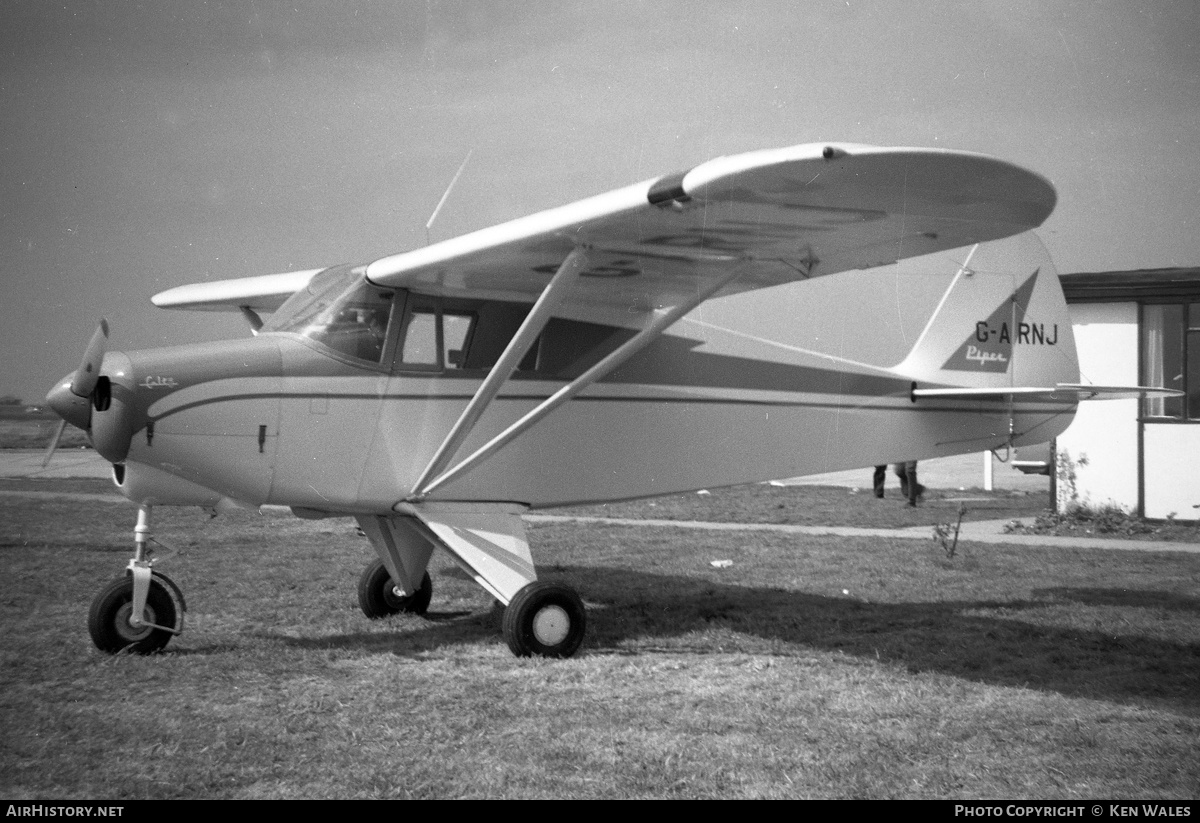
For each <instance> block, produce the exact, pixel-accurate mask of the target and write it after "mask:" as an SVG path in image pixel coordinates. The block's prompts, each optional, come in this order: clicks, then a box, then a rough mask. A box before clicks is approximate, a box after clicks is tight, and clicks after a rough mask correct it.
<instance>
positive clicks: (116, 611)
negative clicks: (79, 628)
mask: <svg viewBox="0 0 1200 823" xmlns="http://www.w3.org/2000/svg"><path fill="white" fill-rule="evenodd" d="M177 618H178V613H177V611H176V609H175V600H174V598H173V597H172V596H171V592H170V590H168V588H167V586H166V585H165V584H164V583H163V582H162V581H161V580H159V579H158V578H157V577H151V579H150V591H149V592H148V593H147V595H146V605H145V606H144V607H143V608H142V613H141V615H139V617H138V619H134V611H133V577H132V576H128V575H127V576H125V577H118V578H117V579H116V580H114V581H113V582H111V583H109V584H108V585H107V586H105V587H104V588H103V589H102V590H101V591H100V593H99V594H98V595H96V599H95V600H93V601H92V608H91V611H90V612H89V613H88V632H89V633H90V634H91V635H92V642H93V643H95V644H96V648H98V649H100V651H103V652H109V653H110V654H115V653H116V652H133V653H134V654H150V653H152V652H156V651H158V650H159V649H161V648H162V647H163V646H165V645H167V642H168V641H169V640H170V639H171V638H172V637H173V636H174V635H175V633H176V632H175V630H174V627H175V626H177V625H178V622H179V621H178V619H177ZM167 627H172V628H167Z"/></svg>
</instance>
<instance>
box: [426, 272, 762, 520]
mask: <svg viewBox="0 0 1200 823" xmlns="http://www.w3.org/2000/svg"><path fill="white" fill-rule="evenodd" d="M572 256H573V255H572ZM697 262H700V261H697ZM722 262H724V264H725V266H726V267H727V269H726V271H724V272H721V273H720V274H719V275H717V276H715V277H712V278H711V279H710V280H709V282H708V283H707V284H705V285H704V287H703V288H701V289H700V290H699V291H697V292H695V293H694V294H692V295H691V296H690V297H688V298H687V299H685V300H681V301H680V302H679V303H678V304H676V305H675V306H672V307H671V308H670V309H666V310H664V309H655V310H654V311H652V312H650V313H649V319H648V322H647V323H646V325H645V326H644V327H643V328H642V329H641V330H640V331H639V332H638V333H637V334H635V335H634V336H633V337H631V338H630V339H629V340H627V341H625V342H624V343H623V344H621V345H620V346H619V347H617V348H616V349H615V350H613V351H612V352H610V353H609V354H608V355H607V356H606V357H604V358H603V359H602V360H600V362H598V363H596V365H594V366H592V367H591V368H590V369H588V370H587V371H585V372H584V373H583V374H581V375H579V376H578V377H576V378H575V379H574V380H572V381H571V382H570V383H568V384H567V385H565V386H563V387H562V388H561V389H559V390H558V391H556V392H555V393H554V394H552V395H551V396H550V397H548V398H546V399H545V400H543V401H542V402H541V403H540V404H539V405H538V406H536V407H535V408H533V409H532V410H530V411H529V412H528V413H526V414H525V416H524V417H522V418H521V419H519V420H517V421H516V422H515V423H513V424H512V425H511V426H509V427H508V428H507V429H505V430H504V431H502V432H500V434H498V435H496V436H495V437H493V438H492V439H491V440H489V441H488V442H487V443H485V444H484V445H483V446H481V447H480V448H479V449H478V450H476V451H475V452H474V453H473V454H472V455H470V456H469V457H467V458H465V459H464V460H462V461H461V462H459V463H458V464H457V465H456V466H454V468H452V469H450V470H449V471H447V472H445V473H443V474H441V475H439V476H438V477H437V478H436V479H435V480H433V481H432V482H427V483H425V482H422V483H418V484H417V485H416V486H415V487H414V491H413V494H412V495H411V496H410V497H409V498H408V500H409V501H411V502H419V501H421V500H422V499H424V497H425V496H426V495H428V494H429V493H430V492H432V491H434V490H435V489H437V488H438V487H440V486H443V485H445V484H446V483H448V482H450V481H451V480H454V479H455V478H457V477H460V476H462V475H463V474H465V473H467V472H468V471H470V470H471V469H473V468H474V467H475V466H477V465H479V464H480V463H481V462H483V461H484V460H486V459H487V458H488V457H490V456H491V455H492V454H494V453H495V452H497V451H499V450H500V449H501V448H503V447H504V446H505V445H507V444H508V443H509V442H510V441H512V440H513V439H514V438H516V437H517V436H518V435H520V434H522V433H523V432H525V431H526V430H527V429H529V428H530V427H531V426H533V425H534V424H535V423H537V422H538V421H539V420H541V419H542V418H544V417H545V416H546V415H548V414H549V413H550V412H552V411H554V410H555V409H556V408H558V407H559V406H561V405H562V404H563V403H566V402H567V401H568V400H570V399H571V398H572V397H574V396H575V395H577V394H579V393H580V392H581V391H583V390H584V389H586V388H587V387H588V386H590V385H591V384H592V383H595V382H596V381H597V380H599V379H600V378H602V377H604V376H605V375H607V374H608V373H609V372H611V371H612V370H613V369H615V368H617V366H619V365H621V364H622V363H624V362H625V361H626V360H628V359H629V358H630V357H632V356H633V355H634V354H636V353H637V352H638V351H640V350H641V349H642V348H643V347H644V346H646V344H648V343H650V342H651V341H652V340H654V338H656V337H657V336H658V335H659V334H661V333H662V332H663V331H664V330H665V329H666V328H667V327H668V326H670V325H671V324H672V323H674V322H675V321H676V320H678V319H679V318H681V317H683V316H684V315H685V314H687V313H688V312H690V311H691V310H692V309H694V308H696V306H698V305H700V304H701V303H703V302H704V301H705V300H707V299H708V298H709V297H711V296H712V295H713V294H715V293H716V292H717V291H719V290H720V289H721V288H722V287H724V286H725V285H726V284H727V283H729V282H730V281H731V280H733V279H734V278H736V277H737V276H738V275H739V274H741V272H742V270H743V268H744V266H745V264H746V262H747V261H745V260H741V261H738V260H733V259H726V260H725V261H722ZM569 263H570V258H568V259H567V261H566V262H564V263H563V267H562V268H560V269H559V271H560V273H561V272H562V270H563V269H564V268H566V267H567V265H568V264H569ZM555 277H556V278H557V277H558V275H555ZM552 285H553V281H552V282H551V286H552ZM546 290H547V291H549V290H550V286H547V287H546ZM543 297H545V294H543ZM540 302H541V299H540V298H539V303H540ZM535 309H536V307H535ZM541 325H544V321H543V322H542V323H540V324H539V327H538V328H539V330H540V328H541ZM523 329H524V327H522V330H523ZM520 334H521V331H520V330H519V331H518V332H517V335H518V336H520ZM535 336H536V335H535ZM515 340H516V339H515V338H514V342H515ZM509 347H510V348H512V344H511V343H510V344H509ZM507 354H508V351H507V350H505V355H507ZM518 362H519V361H518ZM498 365H499V364H498V363H497V366H498ZM495 371H496V369H495V368H493V373H494V372H495ZM510 371H511V370H510ZM505 377H506V378H507V374H506V375H505ZM491 379H492V374H489V375H488V377H487V380H485V381H484V383H485V385H486V384H487V383H488V382H489V381H490V380H491ZM498 389H499V385H497V386H496V390H498ZM482 392H483V386H480V390H479V392H477V393H476V397H475V398H472V401H471V404H470V405H474V404H475V400H476V399H478V398H479V395H480V394H482ZM491 396H493V397H494V396H495V391H493V392H492V393H491ZM488 399H489V400H490V399H491V397H489V398H488ZM470 405H469V406H468V408H470ZM482 410H483V409H482V407H481V408H480V410H479V413H482ZM478 416H479V415H478V414H476V415H475V417H474V418H473V420H472V422H474V420H475V419H478ZM463 417H464V418H465V417H466V412H464V413H463ZM455 428H457V426H456V427H455ZM452 434H453V432H452ZM466 434H467V432H465V431H464V432H463V433H462V436H461V437H459V441H461V440H462V439H463V438H465V437H466ZM446 439H447V441H449V440H450V438H449V437H447V438H446ZM445 445H446V444H443V447H444V446H445ZM442 451H443V449H439V450H438V453H439V454H441V453H442ZM448 458H449V455H447V461H446V462H448ZM431 466H432V462H431ZM424 477H425V474H424V473H423V474H422V481H423V480H424Z"/></svg>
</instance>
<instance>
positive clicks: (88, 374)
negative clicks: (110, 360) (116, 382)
mask: <svg viewBox="0 0 1200 823" xmlns="http://www.w3.org/2000/svg"><path fill="white" fill-rule="evenodd" d="M107 348H108V321H107V320H105V319H104V318H103V317H102V318H100V325H98V326H96V331H95V332H93V333H92V339H91V340H90V341H88V345H87V349H85V350H84V352H83V362H81V363H80V364H79V368H77V369H76V370H75V375H74V376H73V377H72V378H71V394H73V395H75V396H76V397H91V394H92V392H93V391H94V390H95V388H96V383H97V382H98V381H99V380H100V366H101V364H103V362H104V352H105V350H106V349H107Z"/></svg>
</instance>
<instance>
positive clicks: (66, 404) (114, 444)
mask: <svg viewBox="0 0 1200 823" xmlns="http://www.w3.org/2000/svg"><path fill="white" fill-rule="evenodd" d="M107 349H108V321H107V320H104V319H101V320H100V323H99V325H98V326H97V327H96V331H95V332H94V333H93V334H92V339H91V340H90V341H88V345H87V348H86V349H85V350H84V353H83V360H82V361H80V363H79V368H77V369H76V370H75V371H74V372H72V373H71V374H70V375H68V376H67V377H65V378H64V379H63V380H61V381H59V383H58V385H57V386H55V387H54V388H53V389H51V390H50V392H49V393H48V394H47V395H46V404H47V405H49V406H50V408H52V409H54V411H55V413H56V414H58V416H59V417H61V418H62V419H63V423H62V424H61V425H60V426H59V428H58V431H57V432H55V435H54V439H53V440H52V441H51V443H50V448H49V449H47V451H46V456H45V458H44V460H43V461H42V465H43V466H44V465H46V464H47V463H49V462H50V458H51V457H53V456H54V451H55V449H57V448H58V442H59V439H60V438H61V437H62V432H63V429H64V428H65V425H66V424H67V423H70V424H71V425H72V426H75V427H76V428H80V429H83V430H84V431H86V432H87V433H88V434H89V435H91V437H92V444H93V445H94V446H95V447H96V451H98V452H100V454H101V455H103V456H104V457H105V458H107V459H108V460H110V461H112V462H120V461H121V460H124V459H125V455H126V453H128V451H129V438H130V437H131V436H132V432H128V431H127V430H128V428H129V422H130V421H129V420H128V419H127V418H128V414H126V413H124V410H123V409H121V408H120V406H121V404H117V405H118V408H115V409H113V411H112V413H111V414H110V413H108V412H109V408H110V406H111V405H112V383H111V381H110V380H109V379H108V378H107V377H104V376H103V375H101V373H100V368H101V366H102V365H103V363H104V354H105V352H106V350H107ZM100 412H102V413H105V414H104V419H102V420H100V421H98V422H100V423H103V424H104V425H101V426H99V429H98V430H97V429H95V427H93V417H94V414H95V413H100ZM109 417H112V418H113V419H111V420H109V419H107V418H109Z"/></svg>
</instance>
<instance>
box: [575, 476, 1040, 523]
mask: <svg viewBox="0 0 1200 823" xmlns="http://www.w3.org/2000/svg"><path fill="white" fill-rule="evenodd" d="M890 491H891V494H890V495H889V496H887V497H884V498H883V499H876V498H875V497H874V496H873V495H872V494H871V491H870V489H847V488H841V487H835V486H773V485H769V484H762V483H756V484H753V485H749V486H734V487H731V488H727V489H715V490H713V491H712V492H709V493H701V494H676V495H670V496H667V497H656V498H654V499H651V500H631V501H628V502H624V503H604V504H600V505H595V506H573V507H569V508H561V509H554V510H553V513H554V514H580V515H590V516H598V517H622V518H624V517H633V518H638V519H642V518H658V519H664V520H702V521H710V522H718V523H787V524H796V525H802V526H862V527H864V528H884V529H892V528H907V527H911V526H927V525H928V526H932V525H933V524H935V523H945V522H953V521H955V520H957V518H958V512H959V509H960V508H961V509H962V510H963V512H964V514H963V520H964V521H969V520H1008V519H1011V518H1017V517H1034V516H1037V515H1039V514H1042V513H1043V512H1045V511H1046V507H1047V505H1049V501H1048V500H1047V495H1045V494H1024V493H1022V492H1016V493H1009V492H984V491H980V490H978V489H976V490H971V491H957V490H955V491H942V490H937V489H929V490H927V491H926V493H925V496H924V497H923V498H922V500H921V505H919V506H917V507H915V508H910V507H909V506H907V505H906V502H905V500H904V499H903V498H901V497H900V493H899V492H898V491H896V490H894V489H892V490H890Z"/></svg>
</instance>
